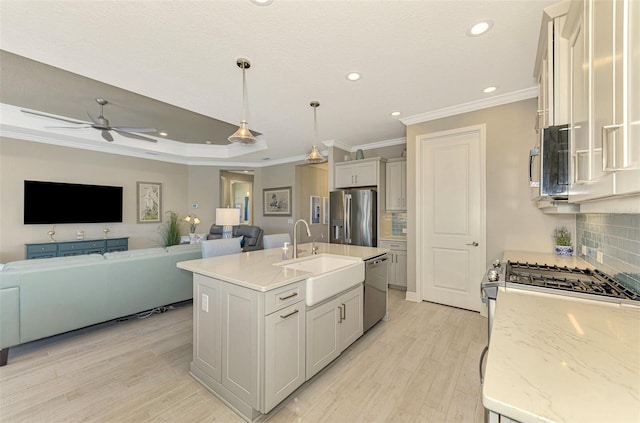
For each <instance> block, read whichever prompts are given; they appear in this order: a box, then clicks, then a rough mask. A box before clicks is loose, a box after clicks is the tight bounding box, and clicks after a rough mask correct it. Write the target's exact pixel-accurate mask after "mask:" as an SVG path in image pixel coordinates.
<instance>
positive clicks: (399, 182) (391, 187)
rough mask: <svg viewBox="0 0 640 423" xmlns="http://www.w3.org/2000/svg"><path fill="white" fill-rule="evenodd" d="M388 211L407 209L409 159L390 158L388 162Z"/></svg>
mask: <svg viewBox="0 0 640 423" xmlns="http://www.w3.org/2000/svg"><path fill="white" fill-rule="evenodd" d="M386 185H387V199H386V209H387V211H406V210H407V160H406V159H390V160H389V161H388V162H387V184H386Z"/></svg>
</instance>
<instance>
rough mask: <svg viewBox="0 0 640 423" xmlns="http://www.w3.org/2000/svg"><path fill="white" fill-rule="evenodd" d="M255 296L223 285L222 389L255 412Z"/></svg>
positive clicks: (256, 382)
mask: <svg viewBox="0 0 640 423" xmlns="http://www.w3.org/2000/svg"><path fill="white" fill-rule="evenodd" d="M263 317H264V315H260V314H259V307H258V292H257V291H253V290H251V289H247V288H243V287H240V286H238V285H233V284H229V283H224V284H223V285H222V339H223V341H222V345H223V348H222V386H224V387H225V388H227V389H228V390H229V391H231V392H232V393H233V394H234V395H235V396H237V397H238V398H240V399H241V400H242V401H244V402H245V403H246V404H248V405H250V406H251V407H253V408H254V409H256V410H257V409H258V407H259V404H258V379H259V373H258V339H259V336H258V323H259V321H260V320H261V318H263Z"/></svg>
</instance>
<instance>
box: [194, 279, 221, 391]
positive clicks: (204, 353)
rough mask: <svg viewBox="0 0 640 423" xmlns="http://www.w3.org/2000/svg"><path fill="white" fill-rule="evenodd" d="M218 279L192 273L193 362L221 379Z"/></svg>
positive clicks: (214, 377) (216, 379) (217, 379)
mask: <svg viewBox="0 0 640 423" xmlns="http://www.w3.org/2000/svg"><path fill="white" fill-rule="evenodd" d="M221 305H222V302H221V294H220V281H219V280H217V279H213V278H208V277H205V276H202V275H198V274H194V275H193V339H194V345H193V364H194V365H195V366H197V367H198V368H199V369H201V370H202V371H203V372H204V373H205V374H206V375H207V376H209V377H211V378H213V379H214V380H215V381H217V382H218V383H220V381H221V379H220V375H221V371H220V369H221V365H222V331H221V322H222V307H221Z"/></svg>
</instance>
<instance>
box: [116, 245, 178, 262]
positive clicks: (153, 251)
mask: <svg viewBox="0 0 640 423" xmlns="http://www.w3.org/2000/svg"><path fill="white" fill-rule="evenodd" d="M166 252H167V250H165V249H164V248H163V247H153V248H141V249H138V250H127V251H114V252H112V253H104V258H105V259H107V260H119V259H126V258H133V257H144V256H157V255H161V254H166Z"/></svg>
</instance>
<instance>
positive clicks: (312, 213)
mask: <svg viewBox="0 0 640 423" xmlns="http://www.w3.org/2000/svg"><path fill="white" fill-rule="evenodd" d="M309 223H311V224H312V225H319V224H320V197H318V196H316V195H312V196H311V197H309Z"/></svg>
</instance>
